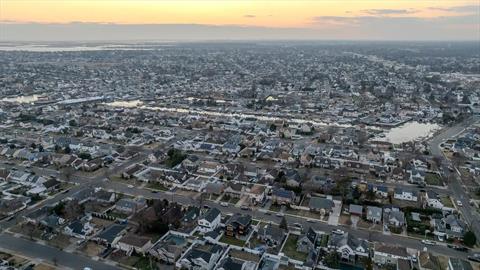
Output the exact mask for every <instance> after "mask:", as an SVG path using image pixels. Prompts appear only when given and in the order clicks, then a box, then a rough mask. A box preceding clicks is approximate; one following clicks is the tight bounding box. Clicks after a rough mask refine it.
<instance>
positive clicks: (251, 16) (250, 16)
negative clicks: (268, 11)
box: [243, 14, 257, 18]
mask: <svg viewBox="0 0 480 270" xmlns="http://www.w3.org/2000/svg"><path fill="white" fill-rule="evenodd" d="M243 17H245V18H256V17H257V16H255V15H252V14H246V15H243Z"/></svg>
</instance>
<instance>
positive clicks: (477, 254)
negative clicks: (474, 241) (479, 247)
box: [467, 253, 480, 262]
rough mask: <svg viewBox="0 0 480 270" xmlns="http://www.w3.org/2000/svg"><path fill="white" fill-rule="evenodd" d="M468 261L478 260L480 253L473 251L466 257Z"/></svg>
mask: <svg viewBox="0 0 480 270" xmlns="http://www.w3.org/2000/svg"><path fill="white" fill-rule="evenodd" d="M467 259H469V260H470V261H474V262H480V253H474V254H472V255H470V256H468V257H467Z"/></svg>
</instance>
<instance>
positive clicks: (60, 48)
mask: <svg viewBox="0 0 480 270" xmlns="http://www.w3.org/2000/svg"><path fill="white" fill-rule="evenodd" d="M165 46H171V45H168V44H154V45H143V44H126V45H121V44H108V45H105V44H104V45H72V46H68V45H45V44H28V45H26V44H5V43H0V51H26V52H81V51H106V50H153V49H160V48H161V47H165Z"/></svg>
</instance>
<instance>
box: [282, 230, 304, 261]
mask: <svg viewBox="0 0 480 270" xmlns="http://www.w3.org/2000/svg"><path fill="white" fill-rule="evenodd" d="M297 241H298V235H295V234H289V235H288V238H287V240H286V242H285V245H284V246H283V249H282V252H283V253H285V255H286V256H288V257H289V258H291V259H294V260H297V261H302V262H303V261H305V260H306V259H307V256H308V254H307V253H302V252H298V251H297Z"/></svg>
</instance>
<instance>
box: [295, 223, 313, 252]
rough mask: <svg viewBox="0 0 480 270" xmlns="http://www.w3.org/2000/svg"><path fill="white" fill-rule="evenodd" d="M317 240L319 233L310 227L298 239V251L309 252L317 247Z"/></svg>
mask: <svg viewBox="0 0 480 270" xmlns="http://www.w3.org/2000/svg"><path fill="white" fill-rule="evenodd" d="M316 241H317V233H316V232H315V231H314V230H313V229H312V228H308V230H307V232H306V233H305V234H302V235H300V236H299V238H298V240H297V251H298V252H303V253H309V252H310V250H314V249H315V242H316Z"/></svg>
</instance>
